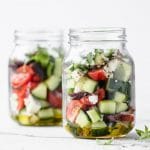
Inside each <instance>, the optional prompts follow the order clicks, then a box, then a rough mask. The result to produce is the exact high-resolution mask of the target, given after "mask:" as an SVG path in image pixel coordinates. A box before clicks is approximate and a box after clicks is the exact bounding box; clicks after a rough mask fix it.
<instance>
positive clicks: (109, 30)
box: [69, 27, 126, 44]
mask: <svg viewBox="0 0 150 150" xmlns="http://www.w3.org/2000/svg"><path fill="white" fill-rule="evenodd" d="M69 37H70V42H69V43H70V44H77V43H78V44H79V43H85V42H88V43H92V42H126V28H123V27H88V28H71V29H70V30H69Z"/></svg>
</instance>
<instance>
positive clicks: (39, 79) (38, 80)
mask: <svg viewBox="0 0 150 150" xmlns="http://www.w3.org/2000/svg"><path fill="white" fill-rule="evenodd" d="M32 81H34V82H40V81H41V78H40V76H39V75H37V74H36V75H34V76H33V77H32Z"/></svg>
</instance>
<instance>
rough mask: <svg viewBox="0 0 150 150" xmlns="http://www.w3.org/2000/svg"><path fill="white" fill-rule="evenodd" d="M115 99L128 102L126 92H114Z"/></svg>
mask: <svg viewBox="0 0 150 150" xmlns="http://www.w3.org/2000/svg"><path fill="white" fill-rule="evenodd" d="M114 100H115V101H116V102H126V100H127V99H126V95H125V94H124V93H121V92H118V91H117V92H115V94H114Z"/></svg>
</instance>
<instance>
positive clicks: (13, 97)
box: [10, 93, 19, 115]
mask: <svg viewBox="0 0 150 150" xmlns="http://www.w3.org/2000/svg"><path fill="white" fill-rule="evenodd" d="M10 105H11V110H12V113H13V114H14V115H17V114H18V113H19V110H17V106H18V96H17V94H15V93H13V94H12V95H11V97H10Z"/></svg>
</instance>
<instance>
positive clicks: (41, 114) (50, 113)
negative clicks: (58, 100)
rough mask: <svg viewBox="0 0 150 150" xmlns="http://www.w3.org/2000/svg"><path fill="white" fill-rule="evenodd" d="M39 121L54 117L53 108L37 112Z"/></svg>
mask: <svg viewBox="0 0 150 150" xmlns="http://www.w3.org/2000/svg"><path fill="white" fill-rule="evenodd" d="M38 116H39V118H40V119H48V118H52V117H54V111H53V108H47V109H42V110H40V111H39V112H38Z"/></svg>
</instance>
